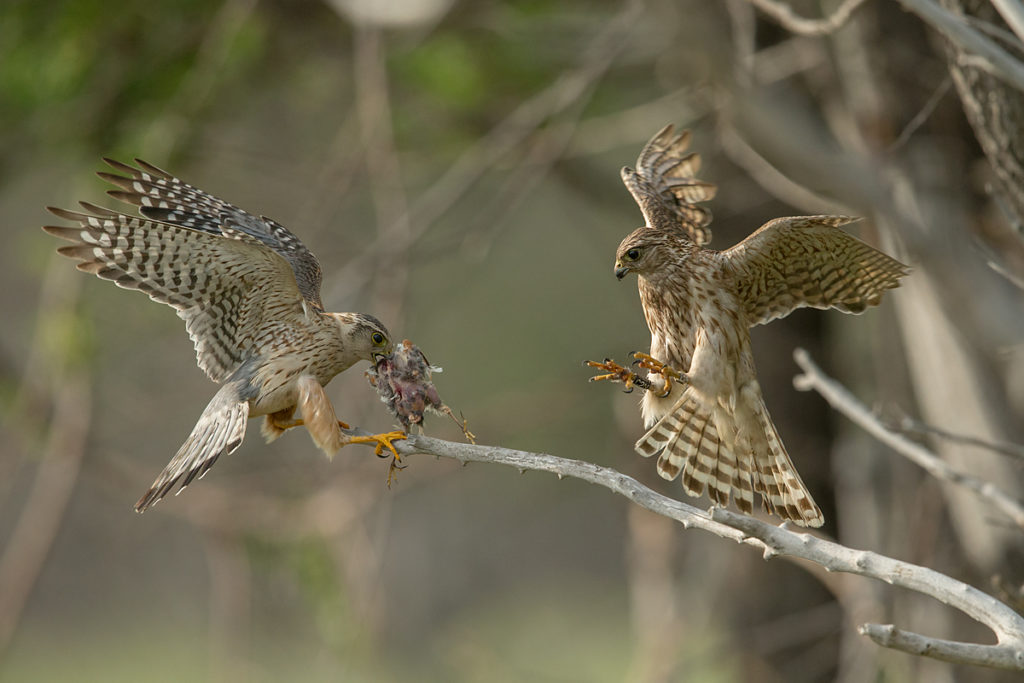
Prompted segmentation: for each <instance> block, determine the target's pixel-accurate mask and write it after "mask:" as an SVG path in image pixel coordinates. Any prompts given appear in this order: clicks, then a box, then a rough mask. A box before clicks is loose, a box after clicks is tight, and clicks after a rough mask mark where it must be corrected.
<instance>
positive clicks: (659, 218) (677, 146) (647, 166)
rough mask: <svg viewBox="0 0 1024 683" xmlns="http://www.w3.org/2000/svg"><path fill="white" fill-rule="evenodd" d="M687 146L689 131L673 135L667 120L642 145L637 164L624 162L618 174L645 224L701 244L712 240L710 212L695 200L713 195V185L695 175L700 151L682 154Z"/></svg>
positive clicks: (672, 129) (673, 130)
mask: <svg viewBox="0 0 1024 683" xmlns="http://www.w3.org/2000/svg"><path fill="white" fill-rule="evenodd" d="M689 146H690V131H683V132H682V133H680V134H679V135H676V134H675V127H674V126H673V125H672V124H669V125H667V126H665V127H664V128H662V129H661V131H660V132H659V133H658V134H657V135H655V136H654V137H653V138H651V140H650V142H648V143H647V145H646V146H644V148H643V150H642V151H641V152H640V156H639V157H638V158H637V160H636V168H635V169H633V168H630V167H629V166H626V167H625V168H623V169H622V173H621V175H622V182H623V183H625V184H626V188H627V189H628V190H629V192H630V194H632V195H633V199H635V200H636V203H637V204H638V205H639V206H640V211H641V213H643V215H644V220H645V221H647V225H648V226H650V227H652V228H657V229H659V230H665V231H668V232H677V233H678V232H683V233H685V234H686V235H687V236H688V237H689V238H690V239H691V240H693V241H694V242H695V243H696V244H697V245H698V246H700V245H704V244H707V243H708V242H710V241H711V230H710V229H709V228H708V227H707V226H708V224H709V223H711V212H710V211H709V210H708V209H706V208H704V207H702V206H697V203H698V202H703V201H707V200H709V199H712V198H714V196H715V190H716V188H715V186H714V185H713V184H711V183H708V182H704V181H702V180H698V179H697V178H696V175H697V171H699V170H700V155H698V154H696V153H693V152H691V153H690V154H685V152H686V150H687V148H689Z"/></svg>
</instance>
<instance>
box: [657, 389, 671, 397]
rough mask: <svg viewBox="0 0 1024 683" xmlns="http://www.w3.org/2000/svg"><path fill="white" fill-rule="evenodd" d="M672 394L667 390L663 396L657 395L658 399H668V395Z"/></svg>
mask: <svg viewBox="0 0 1024 683" xmlns="http://www.w3.org/2000/svg"><path fill="white" fill-rule="evenodd" d="M671 393H672V389H671V388H669V390H668V391H666V392H665V393H664V394H658V398H668V395H669V394H671Z"/></svg>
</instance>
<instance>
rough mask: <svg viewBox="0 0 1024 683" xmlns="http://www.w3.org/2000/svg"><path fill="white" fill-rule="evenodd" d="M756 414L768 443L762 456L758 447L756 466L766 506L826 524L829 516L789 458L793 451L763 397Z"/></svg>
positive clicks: (801, 521)
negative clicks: (823, 510) (790, 451)
mask: <svg viewBox="0 0 1024 683" xmlns="http://www.w3.org/2000/svg"><path fill="white" fill-rule="evenodd" d="M755 414H756V416H757V420H758V422H759V423H760V426H761V430H762V432H763V434H764V437H765V440H766V441H767V445H768V448H767V456H765V455H758V451H759V449H758V448H756V447H755V449H754V453H755V460H756V461H757V467H756V469H757V470H758V474H759V476H760V478H761V483H762V486H761V487H760V488H758V490H759V491H760V492H761V495H762V496H763V498H764V503H765V507H766V508H768V510H769V511H770V512H774V513H775V514H776V515H778V516H779V517H782V518H783V519H788V520H790V521H792V522H794V523H796V524H799V525H800V526H811V527H820V526H821V525H822V524H824V523H825V517H824V515H822V514H821V510H820V509H819V508H818V506H817V504H816V503H815V502H814V499H813V498H811V492H810V491H808V490H807V486H805V485H804V482H803V479H801V478H800V474H799V473H797V471H796V467H794V466H793V461H792V460H790V459H789V453H787V452H786V447H785V446H783V445H782V439H780V438H779V433H778V432H777V431H776V430H775V423H774V422H772V418H771V416H770V415H769V414H768V409H767V408H766V407H765V405H764V401H762V400H760V397H759V398H758V401H757V404H756V406H755Z"/></svg>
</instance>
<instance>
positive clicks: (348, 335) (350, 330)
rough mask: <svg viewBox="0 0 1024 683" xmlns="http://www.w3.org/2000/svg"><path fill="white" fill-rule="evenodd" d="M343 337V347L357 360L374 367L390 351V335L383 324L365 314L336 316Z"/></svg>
mask: <svg viewBox="0 0 1024 683" xmlns="http://www.w3.org/2000/svg"><path fill="white" fill-rule="evenodd" d="M336 315H337V318H338V323H339V325H341V329H342V333H343V334H344V337H345V346H346V348H348V349H350V350H351V351H352V353H353V354H354V355H355V356H356V357H358V358H359V360H368V361H370V362H371V363H373V364H374V365H376V364H377V362H378V361H380V359H381V358H384V357H386V356H389V355H390V354H391V351H392V348H393V346H392V343H391V333H390V332H388V328H386V327H384V323H382V322H381V321H379V320H377V319H376V318H374V317H373V316H372V315H366V314H365V313H340V314H336Z"/></svg>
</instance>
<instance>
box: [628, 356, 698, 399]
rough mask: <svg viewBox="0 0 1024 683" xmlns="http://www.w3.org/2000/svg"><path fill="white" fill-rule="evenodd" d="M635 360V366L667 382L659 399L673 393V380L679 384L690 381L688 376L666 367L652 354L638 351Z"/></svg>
mask: <svg viewBox="0 0 1024 683" xmlns="http://www.w3.org/2000/svg"><path fill="white" fill-rule="evenodd" d="M633 358H634V360H633V365H635V366H637V367H638V368H643V369H644V370H648V371H649V372H652V373H654V374H656V375H661V376H662V378H663V379H664V380H665V390H664V391H663V392H662V393H661V394H659V395H658V396H659V398H664V397H666V396H668V395H669V394H671V393H672V381H673V380H675V381H678V382H685V381H687V379H688V378H687V377H686V375H684V374H683V373H681V372H679V371H678V370H676V369H675V368H673V367H671V366H669V365H665V364H664V363H662V362H661V361H660V360H658V359H657V358H654V357H653V356H651V355H650V354H647V353H641V352H640V351H637V352H636V353H634V354H633ZM634 383H635V382H634Z"/></svg>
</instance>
